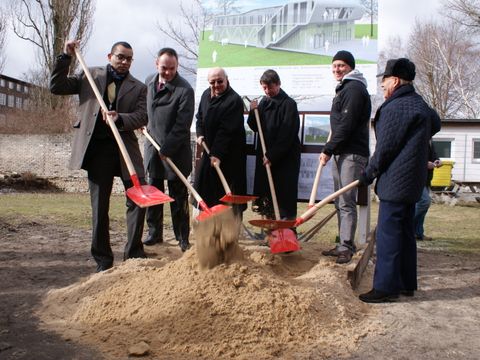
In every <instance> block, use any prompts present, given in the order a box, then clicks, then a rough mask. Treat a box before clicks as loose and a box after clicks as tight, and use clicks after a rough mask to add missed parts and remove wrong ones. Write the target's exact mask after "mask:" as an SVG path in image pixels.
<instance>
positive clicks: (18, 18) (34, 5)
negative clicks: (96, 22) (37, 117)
mask: <svg viewBox="0 0 480 360" xmlns="http://www.w3.org/2000/svg"><path fill="white" fill-rule="evenodd" d="M94 10H95V7H94V0H15V1H14V5H13V7H12V19H13V31H14V33H15V34H16V35H17V36H18V37H19V38H20V39H23V40H26V41H29V42H30V43H32V44H33V45H34V46H35V47H36V48H37V51H38V52H37V54H38V57H39V60H40V63H39V66H40V68H41V69H42V70H43V73H44V74H48V73H49V72H50V69H52V66H53V63H54V60H55V56H57V55H58V54H60V53H61V51H62V49H63V45H64V43H65V40H66V39H67V38H74V39H77V40H79V41H80V44H81V47H83V46H85V44H86V42H87V40H88V38H89V37H90V32H91V29H92V17H93V13H94ZM37 70H38V69H37ZM41 80H46V79H41Z"/></svg>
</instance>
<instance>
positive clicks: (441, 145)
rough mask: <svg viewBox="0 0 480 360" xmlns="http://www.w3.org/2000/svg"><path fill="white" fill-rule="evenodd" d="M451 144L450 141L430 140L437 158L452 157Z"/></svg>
mask: <svg viewBox="0 0 480 360" xmlns="http://www.w3.org/2000/svg"><path fill="white" fill-rule="evenodd" d="M452 142H453V140H451V139H435V140H432V144H433V148H434V149H435V152H436V153H437V156H438V157H439V158H451V157H452Z"/></svg>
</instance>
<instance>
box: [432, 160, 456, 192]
mask: <svg viewBox="0 0 480 360" xmlns="http://www.w3.org/2000/svg"><path fill="white" fill-rule="evenodd" d="M454 163H455V161H453V160H442V164H443V165H442V166H440V167H438V168H435V169H433V179H432V184H431V186H450V185H451V184H452V168H453V164H454Z"/></svg>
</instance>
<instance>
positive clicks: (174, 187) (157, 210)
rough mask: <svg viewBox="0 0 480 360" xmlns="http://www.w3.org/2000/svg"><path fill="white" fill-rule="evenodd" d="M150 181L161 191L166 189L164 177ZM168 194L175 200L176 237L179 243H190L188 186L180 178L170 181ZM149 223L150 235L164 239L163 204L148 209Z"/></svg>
mask: <svg viewBox="0 0 480 360" xmlns="http://www.w3.org/2000/svg"><path fill="white" fill-rule="evenodd" d="M148 183H149V184H150V185H153V186H155V187H156V188H157V189H159V190H160V191H165V185H164V180H163V179H157V178H149V179H148ZM168 195H169V196H170V197H171V198H173V199H174V200H175V201H172V202H171V203H170V211H171V214H172V225H173V232H174V233H175V238H176V239H177V241H178V242H179V243H182V242H187V243H188V237H189V234H190V213H189V210H188V191H187V187H186V186H185V185H184V184H183V183H182V182H181V181H180V180H172V181H168ZM147 224H148V234H149V236H150V237H151V238H152V239H155V240H157V241H163V205H156V206H150V207H149V208H148V209H147Z"/></svg>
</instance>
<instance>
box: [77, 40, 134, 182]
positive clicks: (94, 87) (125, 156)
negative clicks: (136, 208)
mask: <svg viewBox="0 0 480 360" xmlns="http://www.w3.org/2000/svg"><path fill="white" fill-rule="evenodd" d="M74 49H75V56H76V57H77V59H78V62H79V63H80V65H81V66H82V69H83V72H84V73H85V75H86V77H87V79H88V82H89V83H90V86H91V87H92V90H93V92H94V93H95V97H96V98H97V100H98V102H99V104H100V107H101V108H102V109H103V111H105V112H108V108H107V105H105V101H103V96H102V95H101V94H100V91H99V90H98V88H97V85H96V84H95V80H93V77H92V74H91V73H90V70H88V67H87V64H86V63H85V60H84V59H83V56H82V54H81V53H80V50H78V48H77V47H75V48H74ZM107 123H108V125H109V126H110V129H111V130H112V133H113V136H114V137H115V140H116V141H117V144H118V148H119V149H120V152H121V153H122V156H123V159H124V160H125V164H126V165H127V168H128V173H129V174H130V176H133V175H136V171H135V168H134V167H133V163H132V160H131V159H130V155H128V151H127V148H126V147H125V144H124V142H123V140H122V137H121V136H120V133H119V132H118V129H117V125H115V121H113V119H112V117H111V116H108V115H107Z"/></svg>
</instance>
